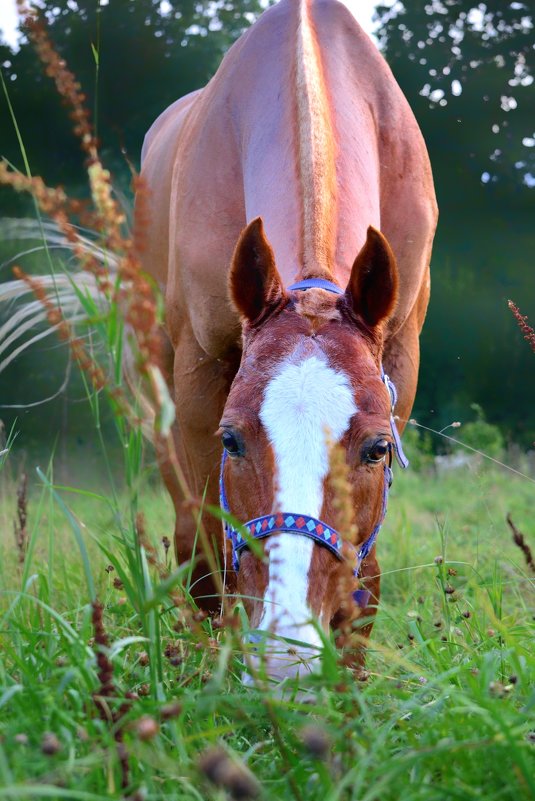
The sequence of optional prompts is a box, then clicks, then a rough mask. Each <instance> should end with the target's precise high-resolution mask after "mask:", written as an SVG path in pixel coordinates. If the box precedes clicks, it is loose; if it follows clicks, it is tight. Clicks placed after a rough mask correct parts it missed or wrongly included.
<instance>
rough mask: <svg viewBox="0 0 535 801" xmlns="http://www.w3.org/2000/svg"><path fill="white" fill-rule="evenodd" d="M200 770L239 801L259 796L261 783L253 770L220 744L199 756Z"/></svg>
mask: <svg viewBox="0 0 535 801" xmlns="http://www.w3.org/2000/svg"><path fill="white" fill-rule="evenodd" d="M198 765H199V770H200V772H201V773H203V774H204V775H205V776H206V778H207V779H209V780H210V781H211V782H212V783H213V784H215V785H216V787H221V788H223V789H225V790H227V792H228V793H229V794H230V796H231V797H232V798H235V799H237V801H247V799H249V798H257V797H258V795H259V793H260V785H259V784H258V782H257V780H256V778H255V777H254V776H253V774H252V773H251V771H250V770H249V769H248V768H247V767H246V766H245V765H244V764H243V763H241V762H237V761H236V760H234V759H231V757H230V756H229V755H228V754H227V752H226V751H225V750H224V749H223V748H221V747H220V746H216V747H214V748H209V749H208V750H207V751H205V752H204V753H203V754H201V756H200V758H199V763H198Z"/></svg>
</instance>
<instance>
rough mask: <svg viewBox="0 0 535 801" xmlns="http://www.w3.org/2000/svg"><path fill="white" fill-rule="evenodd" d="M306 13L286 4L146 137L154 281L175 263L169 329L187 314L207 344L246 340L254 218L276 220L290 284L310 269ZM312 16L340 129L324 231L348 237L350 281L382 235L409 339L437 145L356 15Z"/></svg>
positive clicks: (334, 11)
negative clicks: (248, 232)
mask: <svg viewBox="0 0 535 801" xmlns="http://www.w3.org/2000/svg"><path fill="white" fill-rule="evenodd" d="M301 7H302V4H301V3H297V2H296V1H295V0H281V2H280V3H279V4H277V5H276V6H274V7H271V8H270V9H268V10H267V11H266V12H265V13H264V14H263V15H262V16H261V17H260V19H259V20H258V21H257V22H256V23H255V25H254V26H253V27H252V28H250V29H249V30H248V31H247V32H246V34H244V36H242V37H241V39H240V40H239V41H238V42H237V43H236V44H235V45H234V46H233V47H232V48H231V50H230V51H229V53H228V54H227V55H226V56H225V58H224V60H223V62H222V64H221V66H220V68H219V70H218V72H217V73H216V75H215V76H214V78H213V79H212V80H211V81H210V83H209V84H208V85H207V87H205V89H204V90H202V93H201V95H200V96H197V97H196V98H192V96H188V97H186V98H184V99H183V100H182V101H179V102H178V105H177V104H175V105H174V106H172V107H170V109H168V111H167V112H164V115H162V117H161V118H159V121H157V122H156V123H155V126H153V129H151V132H149V135H148V137H149V142H148V148H147V155H146V158H145V163H144V168H143V173H144V175H145V176H147V177H148V183H149V185H150V186H151V190H152V193H153V201H152V202H153V204H154V209H155V211H154V219H153V224H152V227H153V233H152V235H151V240H152V245H153V247H151V248H150V250H151V255H150V262H151V264H150V267H149V269H150V270H151V272H152V273H153V274H155V275H156V276H157V277H158V279H159V280H160V281H162V277H163V281H162V283H166V281H165V272H166V271H167V267H168V264H169V276H168V278H169V281H168V282H167V297H168V301H169V299H171V304H170V305H171V306H172V309H171V313H170V316H168V322H169V324H170V325H171V326H173V318H174V315H175V312H176V311H177V309H179V307H181V309H182V311H181V312H180V313H183V312H184V307H185V305H186V304H187V305H188V306H189V311H188V314H190V315H191V316H192V317H193V318H195V319H194V320H193V328H194V330H196V331H198V336H199V337H200V338H201V337H203V338H205V339H206V340H207V341H208V340H210V338H211V337H215V339H219V338H220V337H222V338H223V339H225V331H227V330H235V328H236V325H235V323H236V320H235V317H234V316H233V313H232V310H229V309H227V305H228V304H227V271H228V267H229V264H230V258H231V255H232V250H233V247H234V244H235V242H236V240H237V238H238V235H239V233H240V231H241V229H242V228H243V226H244V225H245V224H246V222H247V221H248V220H250V219H251V218H253V217H255V216H257V215H261V216H262V217H263V218H264V223H265V227H266V232H267V235H268V238H269V239H270V241H271V243H272V245H273V247H274V251H275V256H276V259H277V265H278V267H279V269H280V270H281V273H282V275H283V278H284V280H285V281H286V282H289V281H290V280H291V279H292V278H293V277H295V274H296V272H297V271H298V270H299V265H300V263H301V257H302V250H303V247H302V242H301V241H300V239H302V237H303V233H302V228H303V223H302V221H303V216H304V214H305V212H304V207H305V206H306V204H307V200H306V198H304V197H303V194H304V193H306V187H305V189H303V186H302V184H303V178H302V175H300V173H299V169H300V165H299V159H300V158H303V156H302V153H300V147H301V145H300V144H299V143H298V139H299V131H297V130H296V129H297V128H298V127H299V124H300V123H299V119H298V116H297V112H296V106H297V104H298V101H297V93H298V91H300V89H299V86H298V80H299V77H298V75H297V74H296V63H297V62H296V58H297V59H298V58H299V54H298V52H297V45H296V43H297V41H298V38H299V35H300V34H299V26H300V25H302V22H301V17H300V14H301V13H302V10H301ZM308 9H309V12H308V13H309V14H310V19H311V23H312V29H313V31H314V35H315V36H316V38H317V43H318V51H319V63H320V69H321V70H322V71H323V76H324V79H325V84H326V88H327V97H328V104H327V105H328V113H329V114H330V116H331V118H332V128H333V131H334V149H335V154H334V159H333V162H334V163H335V170H336V195H337V197H336V199H335V200H336V202H335V203H333V204H332V209H333V211H332V214H333V219H332V220H331V221H329V222H330V223H331V224H330V225H329V226H326V229H328V228H331V229H333V230H334V231H335V232H336V233H335V258H334V263H335V267H336V277H337V278H338V280H339V281H340V282H344V281H346V280H347V278H348V276H349V272H350V269H351V265H352V262H353V260H354V258H355V256H356V254H357V252H358V251H359V249H360V247H361V246H362V245H363V243H364V241H365V238H366V230H367V227H368V225H370V224H372V225H375V226H376V227H378V228H380V229H381V230H383V232H384V233H385V234H386V236H387V238H388V239H389V241H390V243H391V245H392V248H393V250H394V253H395V254H396V257H397V260H398V267H399V272H400V278H401V281H400V301H399V305H398V312H397V314H396V320H395V321H394V324H393V330H394V329H396V330H397V329H398V328H399V327H400V326H402V324H403V322H404V320H405V319H406V318H407V316H408V315H409V314H410V312H411V310H412V308H413V307H414V305H415V304H416V303H417V299H418V297H419V296H420V294H421V293H420V289H421V285H422V283H424V282H425V280H426V271H427V267H428V262H429V256H430V246H431V241H432V236H433V232H434V227H435V222H436V203H435V196H434V191H433V183H432V177H431V170H430V166H429V160H428V157H427V152H426V148H425V144H424V142H423V139H422V136H421V134H420V131H419V128H418V125H417V123H416V121H415V119H414V116H413V114H412V111H411V110H410V108H409V105H408V103H407V101H406V100H405V98H404V96H403V94H402V92H401V90H400V89H399V86H398V85H397V83H396V81H395V79H394V78H393V76H392V73H391V71H390V69H389V67H388V65H387V64H386V62H385V61H384V59H383V58H382V56H381V55H380V54H379V52H378V51H377V48H376V47H375V45H374V44H373V43H372V42H371V40H370V39H369V37H368V36H367V35H366V34H365V33H364V32H363V31H362V29H361V28H360V26H359V25H358V23H357V22H356V20H355V19H354V17H353V16H352V15H351V13H350V12H349V11H348V9H347V8H346V7H345V6H343V5H342V4H341V3H339V2H337V0H312V1H311V2H310V4H309V5H308ZM304 69H305V72H306V69H307V65H306V64H305V67H304ZM297 72H298V70H297ZM192 101H193V102H192ZM185 118H186V119H187V125H186V126H185V127H186V130H184V119H185ZM311 133H312V137H313V136H314V131H312V132H311ZM305 155H306V154H305ZM169 217H170V227H169ZM164 243H166V244H167V246H168V248H167V249H168V253H164V249H165V248H164ZM160 260H162V261H163V265H160V264H156V263H155V262H159V261H160ZM292 271H293V274H292ZM212 301H213V302H212ZM168 305H169V303H168ZM214 325H215V326H216V327H219V329H220V330H218V331H217V332H214Z"/></svg>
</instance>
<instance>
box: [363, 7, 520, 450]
mask: <svg viewBox="0 0 535 801" xmlns="http://www.w3.org/2000/svg"><path fill="white" fill-rule="evenodd" d="M377 13H378V17H379V32H378V33H379V40H380V43H381V47H382V49H383V52H384V55H385V56H386V58H387V60H388V62H389V64H390V66H391V68H392V70H393V72H394V75H395V77H396V78H397V80H398V82H399V84H400V86H401V88H402V90H403V92H404V93H405V95H406V97H407V99H408V100H409V103H410V104H411V107H412V109H413V111H414V112H415V115H416V117H417V119H418V122H419V124H420V127H421V129H422V132H423V134H424V138H425V140H426V143H427V147H428V150H429V154H430V157H431V164H432V166H433V173H434V177H435V185H436V190H437V197H438V204H439V209H440V218H439V226H438V231H437V237H436V239H435V246H434V252H433V259H432V271H431V272H432V287H433V290H432V294H431V304H430V309H429V314H428V319H427V322H426V325H425V327H424V330H423V337H422V366H421V370H420V388H419V394H418V398H417V403H416V408H415V414H416V416H417V417H419V419H420V420H421V421H422V422H424V423H426V424H428V425H430V426H433V427H434V428H439V429H440V428H442V427H443V426H445V425H447V424H448V423H450V422H451V421H452V420H457V419H461V420H464V421H466V420H467V418H469V417H470V416H471V413H470V411H469V410H470V405H471V403H472V402H474V401H475V402H477V403H479V404H480V405H481V406H482V407H483V408H484V409H485V411H486V412H487V414H488V417H489V419H491V420H492V421H493V422H498V423H500V424H501V425H502V426H503V428H504V429H505V430H508V431H509V432H512V435H513V436H514V437H515V438H516V439H519V440H521V441H524V442H525V443H526V444H527V443H531V442H532V441H533V440H534V438H535V413H534V406H533V403H532V398H533V394H534V392H535V376H534V374H533V369H532V364H531V361H530V354H529V353H524V352H523V351H522V349H521V347H519V343H518V341H517V340H518V338H517V336H516V332H515V331H514V326H513V323H512V320H509V319H508V310H507V299H508V298H509V297H511V298H513V299H518V300H519V302H520V300H521V302H522V305H523V307H524V309H525V310H526V311H527V313H528V314H529V313H530V309H531V308H533V304H534V303H535V285H534V282H533V280H532V275H533V268H532V257H531V254H532V253H533V248H534V244H535V242H534V238H533V232H534V231H533V195H534V192H535V189H534V188H533V187H534V186H535V133H534V121H533V108H534V107H535V95H534V89H535V84H534V81H533V72H534V57H535V49H534V45H533V14H532V13H530V12H529V9H528V7H527V5H526V4H525V3H523V2H511V1H510V0H485V2H479V3H478V2H477V1H476V0H408V2H406V3H405V4H404V5H403V6H402V5H401V3H396V4H395V6H394V7H393V8H392V9H387V8H386V7H384V6H380V7H379V8H378V9H377ZM520 345H521V343H520Z"/></svg>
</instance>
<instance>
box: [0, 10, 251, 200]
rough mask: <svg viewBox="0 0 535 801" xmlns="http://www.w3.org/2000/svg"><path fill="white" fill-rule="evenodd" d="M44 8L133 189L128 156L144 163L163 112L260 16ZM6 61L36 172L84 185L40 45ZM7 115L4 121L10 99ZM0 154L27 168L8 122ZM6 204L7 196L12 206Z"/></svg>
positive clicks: (0, 131)
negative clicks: (147, 140) (148, 137)
mask: <svg viewBox="0 0 535 801" xmlns="http://www.w3.org/2000/svg"><path fill="white" fill-rule="evenodd" d="M40 8H42V9H43V13H44V15H45V17H46V19H47V21H48V25H49V30H50V36H51V39H52V41H53V42H54V44H55V46H56V47H57V49H58V52H59V53H60V55H61V56H63V57H64V58H65V59H66V61H67V63H68V65H69V68H70V69H71V70H72V71H73V72H74V73H75V74H76V76H77V78H78V80H79V81H80V83H81V84H82V86H83V88H84V92H86V94H87V98H88V101H87V105H88V108H90V109H91V110H92V112H93V119H94V122H95V125H96V128H97V132H98V135H99V137H100V139H101V142H102V146H101V149H102V152H103V153H104V155H105V158H106V161H107V164H108V166H109V167H110V168H111V169H114V170H115V171H116V173H117V174H118V176H119V177H120V178H121V179H122V180H123V181H124V186H125V188H126V186H127V185H128V176H129V171H128V167H127V165H126V161H125V155H126V156H127V157H128V158H129V159H130V160H131V162H133V163H134V164H135V165H136V166H139V155H140V152H141V145H142V142H143V137H144V135H145V132H146V131H147V130H148V128H149V126H150V125H151V124H152V122H153V121H154V120H155V118H156V117H157V116H158V114H160V113H161V112H162V111H163V110H164V109H165V108H166V107H167V106H168V105H170V104H171V103H172V102H174V101H175V100H176V99H177V98H178V97H180V96H182V95H184V94H187V93H188V92H191V91H192V90H194V89H198V88H199V87H201V86H203V85H204V84H205V83H207V81H208V80H209V79H210V78H211V76H212V75H213V73H214V72H215V70H216V68H217V66H218V64H219V62H220V60H221V58H222V56H223V55H224V53H225V51H226V50H227V49H228V47H229V46H230V45H231V44H232V43H233V42H234V41H235V40H236V39H237V38H238V37H239V36H240V34H241V33H242V32H243V31H244V30H245V29H246V28H247V27H248V26H249V25H250V24H251V22H252V21H253V19H254V18H255V16H256V15H257V14H258V13H259V12H260V10H261V7H260V4H259V2H258V0H230V2H223V0H216V2H212V1H211V0H200V1H196V2H193V0H180V2H179V1H178V0H170V2H168V3H166V8H165V12H164V11H162V5H161V4H160V3H155V2H153V1H152V0H113V1H112V2H110V3H108V4H106V5H104V4H103V5H101V4H100V3H95V2H93V0H84V1H83V2H78V3H76V4H75V3H72V2H70V0H58V2H56V0H45V2H43V3H41V4H40ZM0 63H1V64H3V67H2V69H3V71H4V74H5V77H6V80H7V83H8V85H9V92H10V96H11V99H12V102H13V106H14V108H15V112H16V116H17V120H18V122H19V126H20V129H21V130H22V131H23V135H24V137H25V140H26V143H27V148H28V154H29V160H30V163H31V165H32V169H33V171H34V173H35V174H36V175H41V176H43V177H44V178H45V180H46V181H48V182H49V183H52V184H56V183H61V184H67V185H68V186H69V187H73V186H76V185H77V184H84V183H85V181H84V172H83V164H82V159H81V157H80V151H79V147H78V143H77V141H76V140H75V139H74V137H73V136H72V131H71V128H72V125H71V122H70V120H69V117H68V113H67V112H66V111H65V109H64V108H62V106H61V103H60V100H59V98H58V96H57V93H56V90H55V87H54V84H53V82H52V81H51V80H50V79H49V78H47V77H46V76H45V75H43V70H42V66H41V64H40V62H39V60H38V58H37V56H36V54H35V52H34V49H33V46H32V45H31V44H30V43H29V42H28V41H22V42H21V46H20V50H19V51H18V52H17V53H12V52H11V51H10V50H9V48H8V47H6V46H4V45H0ZM0 115H2V117H4V116H5V108H4V100H3V99H1V100H0ZM36 120H40V121H42V122H41V124H39V125H36ZM45 121H46V123H45ZM0 154H1V155H2V156H5V157H7V158H9V159H10V160H11V161H12V162H14V163H15V164H18V163H19V161H20V157H19V150H18V144H17V142H16V139H15V137H14V134H13V131H12V130H11V129H10V126H9V125H2V126H1V127H0ZM8 202H9V201H8V200H7V199H6V197H5V193H3V198H2V205H3V207H4V208H6V205H7V204H8ZM12 202H13V201H12ZM11 208H14V207H13V206H12V207H11Z"/></svg>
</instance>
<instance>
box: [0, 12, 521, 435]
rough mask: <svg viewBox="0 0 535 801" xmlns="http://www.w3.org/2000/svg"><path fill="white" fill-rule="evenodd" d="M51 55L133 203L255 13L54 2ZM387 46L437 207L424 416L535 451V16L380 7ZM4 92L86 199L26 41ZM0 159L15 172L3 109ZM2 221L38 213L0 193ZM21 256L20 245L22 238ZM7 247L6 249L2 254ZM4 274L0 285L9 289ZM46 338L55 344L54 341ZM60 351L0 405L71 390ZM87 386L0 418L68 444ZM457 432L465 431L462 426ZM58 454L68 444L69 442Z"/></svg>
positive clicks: (40, 165) (44, 356)
mask: <svg viewBox="0 0 535 801" xmlns="http://www.w3.org/2000/svg"><path fill="white" fill-rule="evenodd" d="M43 9H44V13H45V14H46V16H47V19H48V21H49V25H50V33H51V37H52V39H53V41H54V42H55V44H56V46H57V49H58V50H59V52H60V53H61V54H62V55H63V56H64V57H65V59H66V60H67V62H68V64H69V65H70V67H71V69H72V70H73V71H74V72H75V74H76V75H77V77H78V78H79V80H80V82H81V83H82V85H83V87H84V91H85V92H86V94H87V97H88V105H89V107H90V108H91V109H92V110H93V112H94V115H93V116H94V120H95V124H96V127H97V132H98V136H99V138H100V140H101V146H102V151H103V154H104V160H105V162H106V163H107V165H108V166H109V167H110V168H111V170H112V172H113V174H114V179H115V181H116V183H117V185H118V186H119V187H120V188H121V189H122V191H124V192H128V186H129V177H130V170H129V166H128V162H129V161H130V162H131V163H132V164H133V165H134V166H135V167H136V168H137V167H139V153H140V150H141V144H142V141H143V136H144V134H145V131H146V130H147V129H148V127H149V126H150V124H151V123H152V121H153V120H154V119H155V117H156V116H157V115H158V114H159V113H160V112H161V111H162V110H163V109H164V108H165V107H166V106H167V105H169V103H171V102H173V101H174V100H175V99H176V98H177V97H179V96H181V95H183V94H186V93H187V92H189V91H192V90H193V89H196V88H198V87H200V86H202V85H204V84H205V83H206V82H207V80H209V78H210V77H211V75H212V74H213V73H214V71H215V70H216V69H217V66H218V64H219V62H220V60H221V57H222V56H223V54H224V52H225V51H226V50H227V49H228V47H229V46H230V45H231V44H232V42H233V41H235V40H236V39H237V38H238V37H239V35H240V34H241V33H242V31H243V30H244V29H245V28H246V27H247V26H248V25H249V24H250V23H251V22H252V21H253V20H254V18H255V17H256V15H258V13H260V11H261V8H260V4H259V2H258V0H216V2H213V1H212V0H164V2H159V0H158V1H157V2H154V1H153V0H110V2H109V3H108V4H107V5H100V6H99V4H98V3H96V2H95V1H94V0H76V2H75V1H74V0H45V2H44V3H43ZM378 17H379V29H378V36H379V40H380V44H381V48H382V51H383V53H384V55H385V57H386V59H387V60H388V62H389V64H390V66H391V68H392V70H393V72H394V75H395V76H396V78H397V80H398V82H399V83H400V85H401V88H402V90H403V92H404V93H405V95H406V97H407V99H408V101H409V103H410V104H411V106H412V108H413V110H414V113H415V115H416V117H417V119H418V121H419V124H420V126H421V128H422V131H423V134H424V137H425V140H426V142H427V146H428V149H429V152H430V157H431V162H432V165H433V171H434V175H435V182H436V189H437V195H438V201H439V207H440V222H439V228H438V232H437V238H436V241H435V249H434V254H433V262H432V300H431V305H430V310H429V314H428V318H427V322H426V326H425V328H424V333H423V337H422V366H421V372H420V386H419V392H418V397H417V401H416V406H415V409H414V416H415V417H416V418H417V419H418V420H419V421H420V422H422V423H424V424H426V425H429V426H431V427H432V428H436V429H441V428H443V427H444V426H446V425H448V424H449V423H451V422H452V421H453V420H461V421H467V420H468V419H472V418H473V417H474V412H473V411H472V409H471V404H472V403H477V404H479V405H480V406H481V407H482V409H483V410H484V413H485V415H486V416H487V418H488V419H489V420H490V421H492V422H494V423H497V424H498V425H499V426H500V427H501V428H502V430H503V431H504V433H505V434H506V436H508V437H509V438H511V439H513V440H515V441H518V442H520V443H521V444H523V445H525V446H530V445H531V444H532V442H533V440H535V410H534V404H533V397H534V395H535V372H534V370H533V355H532V354H531V353H530V351H529V348H528V347H527V345H526V344H525V343H524V342H523V341H522V338H521V335H520V333H519V332H518V330H517V328H516V326H515V323H514V321H513V319H512V317H511V315H510V312H509V311H508V309H507V306H506V301H507V298H509V297H511V298H513V299H514V300H515V301H516V302H517V303H518V305H519V306H520V307H521V309H522V310H523V312H524V313H525V314H528V315H530V317H531V320H532V323H533V320H534V318H535V303H534V301H535V283H534V281H533V278H532V275H533V268H532V263H533V255H532V254H533V250H534V247H533V245H534V238H535V237H534V210H535V209H534V203H533V198H534V196H535V195H534V192H535V130H534V128H535V123H534V118H533V108H534V107H535V103H534V100H535V96H534V86H533V72H534V70H533V67H534V64H533V61H534V57H535V49H534V47H535V45H534V36H533V22H534V21H533V15H532V14H531V13H530V11H529V9H528V7H527V6H526V4H524V3H521V2H503V0H488V1H487V2H486V3H480V4H476V3H475V2H473V0H472V2H470V0H432V1H431V0H428V1H427V2H425V1H424V0H407V2H405V4H404V5H403V6H402V5H401V4H399V3H397V4H396V5H395V6H394V7H393V8H392V9H389V8H385V7H379V8H378ZM0 63H1V64H2V73H3V76H4V80H5V83H6V86H7V91H8V93H9V97H10V100H11V103H12V105H13V109H14V112H15V115H16V118H17V123H18V126H19V129H20V131H21V134H22V137H23V139H24V143H25V147H26V150H27V153H28V158H29V162H30V165H31V168H32V171H33V173H34V174H40V175H42V176H43V178H44V179H45V180H46V181H47V182H49V183H51V184H58V183H61V184H64V185H66V186H67V188H68V189H69V190H70V191H72V192H74V193H77V194H83V193H84V192H85V191H87V190H86V181H85V179H84V168H83V159H82V156H81V154H80V151H79V148H78V144H77V142H76V140H75V138H74V137H73V135H72V132H71V124H70V121H69V118H68V115H67V114H66V112H65V109H63V108H62V106H61V103H60V101H59V99H58V96H57V94H56V92H55V88H54V85H53V83H52V82H51V81H50V80H49V79H48V78H47V77H46V76H45V75H44V74H43V72H42V69H41V66H40V63H39V62H38V59H37V57H36V55H35V53H34V51H33V47H32V46H31V45H30V44H29V43H28V42H27V41H25V40H24V39H23V40H22V42H21V47H20V49H19V50H18V52H16V53H13V52H12V51H11V49H10V48H9V47H8V46H7V45H6V44H5V43H1V42H0ZM0 121H1V124H0V155H2V156H4V157H6V158H7V159H9V161H11V162H12V163H13V164H15V165H16V166H18V167H21V166H22V159H21V155H20V148H19V144H18V141H17V136H16V132H15V129H14V127H13V125H12V124H11V121H10V116H9V110H8V106H7V102H6V98H5V97H1V98H0ZM0 214H1V215H2V216H14V215H24V214H31V205H30V204H29V203H28V201H27V199H25V198H22V197H20V196H16V195H14V194H13V193H11V192H10V191H8V190H5V189H4V190H0ZM18 249H19V250H20V249H22V246H21V244H20V243H18ZM12 254H13V245H9V246H8V244H7V243H3V244H0V259H1V260H4V259H6V258H8V256H10V255H12ZM9 277H10V276H9V272H8V269H7V268H6V267H4V269H3V270H2V271H1V272H0V280H7V279H8V278H9ZM45 341H46V340H45ZM65 360H66V355H65V353H64V351H61V350H58V349H57V348H52V349H51V347H50V344H48V345H46V346H45V345H43V347H42V348H38V347H36V348H34V349H33V351H32V352H31V353H28V354H27V355H26V356H25V357H24V358H22V359H20V360H18V361H16V362H15V363H14V364H13V365H12V366H11V367H10V368H9V370H8V371H6V372H5V373H4V374H2V375H0V404H6V405H9V404H17V403H25V402H32V401H36V400H39V399H41V398H44V397H47V396H48V395H50V394H51V393H53V392H54V390H55V389H56V388H57V387H58V386H59V385H60V384H61V380H62V375H63V372H64V370H65ZM81 395H83V393H82V390H81V387H80V386H79V383H77V382H76V381H73V382H71V384H70V386H69V389H68V390H67V392H66V393H63V394H61V395H60V396H58V397H57V398H56V399H55V400H54V401H51V402H50V403H49V404H48V405H44V406H38V407H35V408H29V409H26V410H15V409H7V408H4V409H2V408H0V418H1V419H3V420H4V421H5V423H6V424H7V425H9V424H10V423H11V421H12V420H13V419H14V417H15V415H16V416H17V418H18V423H17V425H18V427H19V428H20V429H21V433H23V434H24V436H25V437H26V439H27V441H28V442H31V441H39V440H41V441H42V440H47V441H48V439H47V438H49V437H50V435H51V432H52V431H53V430H55V429H53V427H51V428H50V429H49V430H47V431H44V430H43V425H42V420H43V417H46V418H47V419H50V418H53V417H58V416H59V418H60V419H61V420H62V421H63V433H64V437H63V439H64V441H70V440H74V439H76V438H78V440H83V437H84V430H85V428H86V420H87V418H86V415H87V411H84V409H85V405H84V404H83V403H76V402H75V401H76V399H77V398H78V397H80V396H81ZM461 431H462V429H461ZM64 447H65V445H64Z"/></svg>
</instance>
